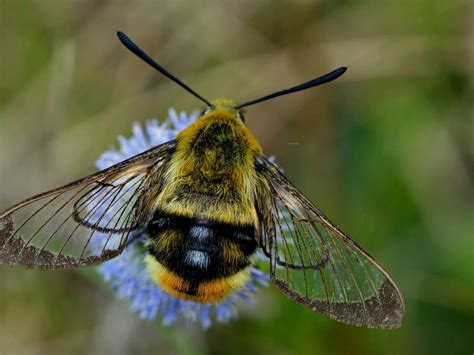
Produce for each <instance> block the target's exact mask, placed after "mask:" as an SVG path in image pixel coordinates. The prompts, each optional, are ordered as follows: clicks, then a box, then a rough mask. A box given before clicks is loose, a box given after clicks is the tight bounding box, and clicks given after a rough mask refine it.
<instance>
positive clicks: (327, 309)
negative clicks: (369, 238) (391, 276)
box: [271, 277, 404, 329]
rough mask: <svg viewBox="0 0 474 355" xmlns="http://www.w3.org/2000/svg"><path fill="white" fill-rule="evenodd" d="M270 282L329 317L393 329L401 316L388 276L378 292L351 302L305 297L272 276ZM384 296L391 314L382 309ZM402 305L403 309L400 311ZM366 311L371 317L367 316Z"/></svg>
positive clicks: (344, 321) (399, 303)
mask: <svg viewBox="0 0 474 355" xmlns="http://www.w3.org/2000/svg"><path fill="white" fill-rule="evenodd" d="M271 280H272V282H273V284H274V285H275V286H276V287H278V288H279V289H280V290H281V291H283V293H285V294H286V295H287V296H288V297H290V298H291V299H293V300H295V301H296V302H298V303H299V304H301V305H303V306H305V307H308V308H310V309H311V310H312V311H313V312H317V313H322V314H326V315H328V316H329V318H331V319H334V320H337V321H340V322H343V323H346V324H350V325H356V326H363V325H365V326H367V327H369V328H384V329H394V328H399V327H400V326H401V323H402V319H403V314H404V312H403V309H404V307H403V302H401V298H399V297H397V293H394V292H393V285H392V283H391V282H390V281H389V280H385V281H384V283H383V284H382V286H381V287H380V288H379V290H378V293H377V295H375V296H372V297H371V298H368V299H366V300H364V302H363V303H362V302H354V303H329V302H325V301H320V300H308V299H307V298H306V297H304V296H302V295H300V294H299V293H298V292H295V291H293V290H291V289H289V288H288V287H287V285H286V284H285V283H284V282H283V281H281V280H278V279H275V278H274V277H271ZM379 299H380V300H383V303H384V305H386V306H389V309H391V310H393V312H392V313H391V314H388V313H387V312H381V311H380V307H379V304H378V300H379ZM400 309H402V311H400ZM366 313H369V314H370V315H371V317H368V316H367V314H366Z"/></svg>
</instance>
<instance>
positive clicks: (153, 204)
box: [0, 32, 404, 328]
mask: <svg viewBox="0 0 474 355" xmlns="http://www.w3.org/2000/svg"><path fill="white" fill-rule="evenodd" d="M118 37H119V39H120V41H121V42H122V44H124V45H125V47H127V48H128V49H129V50H130V51H132V52H133V53H134V54H136V55H137V56H138V57H139V58H141V59H142V60H144V61H145V62H146V63H148V64H149V65H151V66H152V67H153V68H154V69H156V70H157V71H159V72H160V73H162V74H164V75H165V76H167V77H168V78H170V79H171V80H173V81H174V82H175V83H177V84H178V85H180V86H181V87H183V88H184V89H185V90H187V91H188V92H190V93H191V94H192V95H194V96H195V97H197V98H198V99H200V100H201V101H202V102H204V103H205V108H204V110H203V111H202V113H201V115H200V117H199V118H198V119H197V121H195V122H194V123H192V124H190V125H189V126H188V127H187V128H185V129H184V130H183V131H182V132H181V133H179V134H178V135H177V136H176V138H175V139H173V140H171V141H169V142H167V143H164V144H162V145H159V146H157V147H154V148H152V149H150V150H148V151H146V152H144V153H142V154H139V155H137V156H134V157H132V158H130V159H128V160H126V161H123V162H121V163H119V164H116V165H114V166H112V167H110V168H108V169H105V170H102V171H100V172H98V173H95V174H92V175H89V176H86V177H84V178H82V179H79V180H77V181H74V182H72V183H70V184H68V185H65V186H62V187H59V188H57V189H54V190H51V191H48V192H44V193H41V194H39V195H36V196H33V197H31V198H29V199H26V200H24V201H22V202H19V203H17V204H16V205H14V206H12V207H10V208H9V209H7V210H6V211H4V212H3V213H1V214H0V264H5V265H10V266H23V267H26V268H40V269H64V268H75V267H80V266H88V265H95V264H99V263H102V262H104V261H106V260H109V259H111V258H114V257H116V256H118V255H120V253H121V252H122V251H123V250H124V248H126V247H127V245H129V244H130V243H131V241H132V240H133V239H134V238H135V237H136V235H137V234H145V235H146V236H147V237H146V242H145V243H144V244H143V247H144V248H145V249H146V252H147V253H146V257H145V260H144V262H145V264H146V265H147V269H148V272H149V275H150V277H151V278H152V279H153V280H154V282H156V283H157V285H159V287H161V288H162V289H163V290H164V291H165V292H168V293H169V294H171V295H173V296H175V297H179V298H184V299H190V300H194V301H196V302H206V303H216V302H219V301H221V300H223V299H224V298H225V297H227V296H228V295H229V294H230V293H232V292H233V291H235V290H237V289H239V288H241V287H242V286H243V285H244V284H245V283H246V281H247V280H248V278H249V272H250V266H251V265H252V264H253V263H255V262H256V255H257V253H258V254H260V255H262V256H261V258H263V259H265V260H266V261H267V265H268V269H269V274H270V278H271V281H272V283H273V285H274V286H276V287H277V288H278V289H280V290H281V291H283V293H284V294H286V295H287V296H288V297H290V298H291V299H293V300H294V301H296V302H298V303H300V304H302V305H303V306H305V307H308V308H309V309H311V310H313V311H315V312H319V313H322V314H326V315H328V316H329V317H331V318H332V319H335V320H338V321H341V322H344V323H347V324H353V325H365V326H368V327H380V328H395V327H399V326H400V324H401V320H402V317H403V314H404V303H403V298H402V295H401V293H400V290H399V289H398V287H397V285H396V284H395V282H394V281H393V279H392V278H391V277H390V275H389V274H388V272H387V271H386V270H385V269H384V268H383V267H382V266H381V265H380V264H379V263H378V262H377V261H376V260H375V259H374V258H373V257H372V256H371V255H370V254H369V253H368V252H366V251H365V250H364V249H362V247H360V246H359V245H358V244H357V243H356V242H355V241H353V240H352V239H351V238H350V237H349V236H347V235H346V234H345V233H344V232H342V231H341V230H340V229H339V228H338V227H337V226H336V225H335V224H334V223H332V222H331V221H330V220H329V219H328V218H327V217H326V216H325V215H324V214H323V213H322V212H321V211H320V210H319V209H318V208H317V207H316V206H315V205H314V204H313V203H312V202H311V201H309V200H308V199H307V198H306V197H305V196H304V195H303V194H302V193H301V192H300V191H299V190H298V188H297V187H295V186H294V185H293V184H292V183H291V182H290V181H289V180H288V178H286V177H285V175H284V174H283V173H282V172H281V171H280V170H279V168H278V167H277V166H276V165H275V164H273V163H272V162H271V161H270V160H269V159H268V158H267V157H266V156H265V155H264V154H263V151H262V148H261V147H260V145H259V143H258V141H257V140H256V138H255V137H254V136H253V135H252V133H251V132H250V131H249V129H248V128H247V127H246V125H245V118H244V113H243V108H244V107H248V106H251V105H254V104H257V103H260V102H263V101H266V100H269V99H272V98H275V97H277V96H281V95H286V94H290V93H294V92H297V91H301V90H305V89H308V88H311V87H315V86H318V85H321V84H324V83H328V82H330V81H332V80H335V79H337V78H338V77H340V76H341V75H342V74H343V73H344V72H345V71H346V69H347V68H345V67H341V68H338V69H336V70H334V71H332V72H330V73H328V74H326V75H323V76H321V77H318V78H316V79H313V80H310V81H308V82H305V83H303V84H301V85H297V86H294V87H291V88H289V89H286V90H282V91H278V92H275V93H273V94H270V95H266V96H263V97H261V98H259V99H256V100H252V101H248V102H246V103H243V104H236V103H234V102H232V101H230V100H215V101H212V102H210V101H208V100H206V99H205V98H204V97H202V96H201V95H199V94H198V93H196V92H195V91H194V90H192V89H191V88H190V87H189V86H187V85H186V84H184V83H183V82H182V81H181V80H179V79H178V78H176V77H175V76H174V75H172V74H171V73H170V72H169V71H167V70H166V69H164V68H163V67H162V66H161V65H159V64H158V63H157V62H156V61H154V60H153V59H151V58H150V57H149V56H148V55H147V54H146V53H144V52H143V51H142V50H141V49H140V48H139V47H138V46H137V45H136V44H135V43H134V42H132V40H131V39H130V38H128V37H127V36H126V35H125V34H124V33H122V32H118Z"/></svg>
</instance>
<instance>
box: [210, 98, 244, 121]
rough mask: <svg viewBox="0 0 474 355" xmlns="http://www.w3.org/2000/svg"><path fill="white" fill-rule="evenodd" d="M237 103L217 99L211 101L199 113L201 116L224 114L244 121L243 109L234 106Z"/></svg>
mask: <svg viewBox="0 0 474 355" xmlns="http://www.w3.org/2000/svg"><path fill="white" fill-rule="evenodd" d="M236 106H237V104H236V103H235V102H234V101H232V100H226V99H219V100H214V101H212V103H211V105H210V106H207V107H206V108H205V109H204V110H203V111H202V114H201V117H203V118H209V117H211V116H214V115H225V116H227V117H229V118H231V119H235V120H240V121H242V122H243V123H245V117H244V115H243V110H241V109H238V108H236Z"/></svg>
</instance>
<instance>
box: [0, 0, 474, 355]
mask: <svg viewBox="0 0 474 355" xmlns="http://www.w3.org/2000/svg"><path fill="white" fill-rule="evenodd" d="M473 16H474V5H473V3H472V2H470V1H467V0H466V1H461V0H458V1H451V2H447V1H441V0H439V1H428V0H416V1H411V2H408V1H405V2H401V1H382V2H379V1H373V0H372V1H370V0H366V1H341V0H339V1H315V2H313V1H309V0H308V1H305V0H298V1H269V0H267V1H260V2H254V1H250V0H245V1H239V2H231V1H222V2H219V3H217V2H211V1H203V2H199V3H197V2H191V1H173V2H172V1H168V2H164V1H151V0H149V1H145V0H144V1H130V2H125V1H92V0H84V1H79V0H77V1H60V0H43V1H39V0H18V1H17V0H0V39H1V42H0V53H1V54H0V181H1V187H2V188H1V189H0V209H3V208H6V207H7V206H9V205H10V204H12V203H14V202H16V201H17V200H19V199H22V198H24V197H27V196H29V195H31V194H34V193H37V192H40V191H43V190H46V189H49V188H52V187H55V186H57V185H60V184H63V183H66V182H68V181H71V180H73V179H76V178H78V177H80V176H82V175H84V174H86V173H90V172H92V171H94V167H93V162H94V160H95V159H96V157H97V156H98V155H99V154H100V153H101V152H102V151H104V150H105V149H106V148H107V147H108V146H110V145H111V144H115V142H116V140H115V137H116V136H117V135H118V134H123V135H129V134H130V133H129V132H130V130H131V122H132V121H134V120H138V121H142V122H143V121H145V120H146V119H149V118H152V117H165V114H166V111H167V109H168V107H170V106H174V107H175V108H177V109H178V110H187V111H190V110H192V109H194V108H195V107H196V105H199V102H196V100H195V99H194V98H193V97H191V96H190V95H188V94H187V93H185V92H183V90H181V89H180V88H178V87H176V85H174V84H173V83H170V82H169V81H167V80H166V79H165V78H163V77H161V76H159V75H157V74H156V73H154V72H152V71H151V70H150V69H149V68H147V67H146V66H145V65H144V64H142V63H140V62H139V61H138V60H137V59H136V58H135V57H133V56H132V55H131V54H130V53H128V52H127V51H126V50H125V49H124V48H122V46H121V45H120V44H119V43H118V41H117V40H116V38H115V30H117V29H121V30H123V31H125V32H126V33H128V34H129V35H130V36H131V37H132V38H133V39H134V40H136V41H137V43H139V44H140V45H141V46H142V47H143V48H144V49H146V50H147V51H149V52H150V53H151V54H153V56H154V57H156V58H158V60H159V61H160V63H162V64H163V65H164V66H165V67H167V68H169V69H170V70H171V71H172V72H173V73H175V74H176V75H177V76H179V77H180V78H182V79H183V80H184V81H185V82H186V83H189V85H190V86H191V87H193V88H195V89H196V90H197V91H198V92H200V93H202V94H203V95H204V96H205V97H208V98H209V99H212V98H214V97H216V96H218V97H228V98H232V99H235V100H236V101H238V102H241V101H243V100H246V99H250V98H253V97H255V96H257V95H261V94H265V93H269V92H271V91H273V90H276V89H281V88H284V87H287V86H289V85H293V84H296V83H299V82H302V81H304V80H307V79H309V78H311V77H314V76H316V75H318V74H322V73H325V72H327V71H329V70H331V69H333V68H335V67H337V66H340V65H349V67H350V68H349V71H348V73H347V74H346V75H345V76H344V77H343V78H341V79H340V80H338V81H337V82H334V83H332V84H330V85H328V86H325V87H321V88H317V89H314V90H309V91H307V92H302V93H299V94H295V95H292V96H288V97H285V98H280V99H278V100H275V101H272V102H268V103H265V104H261V105H258V106H255V107H252V108H249V109H248V112H247V122H248V125H249V126H250V128H251V129H252V131H253V132H254V134H255V135H256V136H257V138H259V139H260V141H261V143H262V145H263V147H264V149H265V151H266V152H267V154H269V155H272V154H274V155H276V156H277V157H278V161H279V163H280V164H281V165H282V166H284V167H285V171H286V173H287V175H288V176H289V177H290V178H291V179H292V180H293V181H294V182H295V183H296V184H297V185H298V186H300V187H301V189H302V190H303V191H304V192H305V193H306V194H307V195H308V196H309V197H310V198H311V199H312V200H313V201H315V202H316V203H317V205H318V206H319V207H320V208H321V209H322V210H323V211H325V213H326V214H327V215H328V216H329V217H330V218H331V219H332V220H334V221H335V222H336V223H337V224H338V225H340V226H341V227H343V229H344V230H345V231H347V232H348V233H349V234H350V235H352V236H353V237H354V238H355V239H356V240H357V241H359V242H360V243H361V244H362V245H364V246H365V247H366V248H367V249H368V250H369V251H370V252H371V253H372V254H374V255H375V256H376V257H377V258H378V259H379V260H380V261H381V262H382V263H383V264H384V265H385V266H386V267H387V268H388V270H389V271H390V272H391V273H392V275H393V276H394V277H395V279H396V280H397V281H398V283H399V285H400V287H401V289H402V292H403V294H404V296H405V300H406V307H407V313H406V319H405V321H404V324H403V327H402V328H401V329H399V330H393V331H381V330H369V329H360V328H355V327H350V326H345V325H342V324H339V323H336V322H333V321H330V320H327V319H326V318H324V317H322V316H318V315H314V314H312V313H311V312H310V311H308V310H305V309H303V308H301V307H300V306H298V305H296V304H294V303H293V302H291V301H289V300H287V299H286V298H285V297H284V296H283V295H281V294H279V293H278V292H277V291H276V290H274V289H269V290H265V291H264V292H262V294H261V296H260V299H259V300H258V305H257V306H255V307H251V308H249V307H244V308H245V309H244V310H243V311H242V316H241V319H240V320H238V321H235V322H233V323H231V324H229V325H217V326H215V327H213V328H212V329H211V330H209V331H207V332H202V331H200V330H199V329H187V328H186V327H184V326H183V325H178V326H176V327H172V328H163V327H161V326H158V327H156V325H155V324H154V323H150V322H142V321H140V320H138V319H137V317H135V316H134V315H132V314H130V313H129V311H128V306H127V305H126V304H124V303H121V302H119V301H116V300H115V299H114V295H113V294H112V293H110V292H108V291H107V290H106V289H104V288H101V287H99V286H98V285H97V283H95V282H91V281H90V280H88V279H87V278H85V277H84V276H83V275H80V274H78V273H75V272H50V273H47V272H36V271H23V270H17V269H9V268H1V269H0V279H1V280H2V286H3V287H2V292H0V354H46V353H47V354H64V353H68V354H74V353H81V354H83V353H91V354H94V353H112V352H114V353H116V354H128V353H130V354H132V353H133V354H138V353H143V354H153V353H163V354H181V353H183V354H191V353H192V354H220V353H225V354H241V353H243V352H249V353H274V354H313V353H318V354H330V353H332V354H348V353H350V354H381V353H383V354H402V353H403V354H467V353H472V351H473V349H474V346H473V341H472V332H473V330H474V329H473V324H474V302H473V300H474V288H473V285H474V272H473V270H474V257H473V256H474V255H473V250H474V245H473V234H474V233H473V232H474V222H473V215H474V214H473V213H474V204H473V196H474V194H473V193H474V164H473V161H474V139H473V138H474V125H473V116H474V115H473V106H472V102H474V101H473V99H474V97H473V96H474V95H473V69H474V68H473V63H474V52H473V46H472V43H473V39H474V38H473V37H474V36H473V27H472V23H473ZM269 127H270V128H271V129H269Z"/></svg>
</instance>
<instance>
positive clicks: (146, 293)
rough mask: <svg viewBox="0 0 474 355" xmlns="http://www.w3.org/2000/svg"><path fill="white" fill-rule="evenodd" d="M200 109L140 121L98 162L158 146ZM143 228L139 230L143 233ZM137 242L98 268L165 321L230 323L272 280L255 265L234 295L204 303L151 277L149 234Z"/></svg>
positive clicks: (134, 304)
mask: <svg viewBox="0 0 474 355" xmlns="http://www.w3.org/2000/svg"><path fill="white" fill-rule="evenodd" d="M198 116H199V115H198V113H197V112H193V113H191V114H190V115H187V114H186V113H185V112H181V113H179V114H178V113H177V112H176V111H175V110H174V109H169V111H168V119H167V120H166V121H165V122H163V123H159V122H158V121H157V120H151V121H149V122H147V123H146V125H145V129H143V128H142V126H141V125H140V124H139V123H134V124H133V136H132V137H131V138H128V139H127V138H125V137H122V136H119V137H118V140H119V143H120V149H118V150H117V149H115V148H113V147H112V148H110V149H109V150H107V151H106V152H105V153H103V154H102V155H101V156H100V157H99V159H98V160H97V161H96V166H97V167H98V168H99V169H105V168H108V167H109V166H112V165H114V164H117V163H119V162H121V161H123V160H125V159H128V158H130V157H132V156H135V155H137V154H139V153H142V152H144V151H145V150H148V149H150V148H152V147H154V146H157V145H159V144H162V143H165V142H167V141H169V140H171V139H174V138H175V137H176V134H177V133H178V132H180V131H181V130H182V129H183V128H185V127H186V126H188V125H189V124H190V123H192V122H194V121H195V120H196V119H197V118H198ZM137 233H139V232H137ZM132 237H133V240H134V242H133V243H131V244H130V245H128V246H127V247H126V249H125V250H124V251H123V253H122V254H121V255H120V256H118V257H116V258H114V259H112V260H109V261H107V262H105V263H103V264H102V265H100V266H99V267H98V271H99V272H100V273H101V274H102V276H103V278H104V280H105V281H106V282H108V283H109V284H110V285H111V287H112V288H113V289H114V290H115V292H116V293H117V296H118V297H119V298H123V299H126V300H128V302H129V303H130V309H131V310H132V311H133V312H136V313H138V315H139V316H140V317H141V318H143V319H155V318H157V317H161V319H162V322H163V324H165V325H169V324H172V323H173V322H174V321H176V320H178V319H184V320H186V321H187V322H188V323H189V324H192V323H197V322H199V323H201V324H202V326H203V327H204V328H208V327H210V326H211V324H212V321H213V320H215V321H217V322H221V323H225V322H228V321H229V320H230V319H233V318H235V317H236V316H237V311H236V304H237V303H238V302H239V301H244V302H247V303H252V302H253V296H254V294H255V293H256V292H257V288H258V286H267V285H268V275H267V274H265V273H263V272H262V271H260V270H258V269H257V268H255V267H252V268H251V277H250V278H249V281H248V282H247V284H246V285H245V286H244V287H242V288H241V289H239V290H236V291H235V292H233V293H232V294H230V295H229V296H228V297H227V298H225V299H224V300H223V301H221V302H220V303H217V304H206V303H199V302H194V301H189V300H183V299H179V298H175V297H173V296H171V295H169V294H167V293H165V292H164V291H163V290H161V289H160V288H159V286H158V285H157V284H156V283H155V282H154V281H153V280H152V279H151V278H150V276H149V274H148V271H147V269H146V266H145V263H144V257H145V255H146V254H145V251H144V250H143V248H141V247H140V246H142V245H143V243H144V241H145V238H146V236H145V235H134V236H132Z"/></svg>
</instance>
